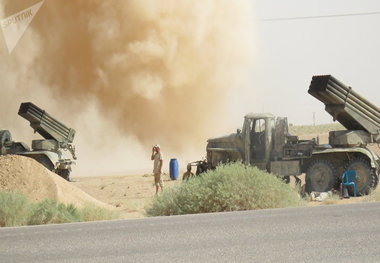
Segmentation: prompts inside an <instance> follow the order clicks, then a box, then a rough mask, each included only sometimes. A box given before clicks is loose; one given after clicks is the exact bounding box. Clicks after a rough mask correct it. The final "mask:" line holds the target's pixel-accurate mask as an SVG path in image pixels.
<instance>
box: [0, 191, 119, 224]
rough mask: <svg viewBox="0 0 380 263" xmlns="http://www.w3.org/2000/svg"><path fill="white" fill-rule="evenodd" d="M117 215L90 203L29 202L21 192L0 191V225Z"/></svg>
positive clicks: (49, 222)
mask: <svg viewBox="0 0 380 263" xmlns="http://www.w3.org/2000/svg"><path fill="white" fill-rule="evenodd" d="M119 217H120V215H119V214H118V213H117V212H115V211H110V210H107V209H104V208H101V207H97V206H95V205H91V204H89V205H87V206H85V207H84V208H80V209H77V208H76V207H75V206H74V205H72V204H69V205H65V204H63V203H58V202H57V201H54V200H49V199H45V200H43V201H41V202H38V203H30V202H29V201H28V199H27V198H26V197H25V196H24V195H22V194H17V193H12V192H0V227H4V226H22V225H42V224H60V223H70V222H80V221H96V220H110V219H116V218H119Z"/></svg>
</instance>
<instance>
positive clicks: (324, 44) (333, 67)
mask: <svg viewBox="0 0 380 263" xmlns="http://www.w3.org/2000/svg"><path fill="white" fill-rule="evenodd" d="M254 4H255V5H254V11H255V15H256V17H255V18H254V19H255V21H256V22H255V23H254V24H255V28H254V29H253V30H254V34H255V39H256V46H255V47H253V48H255V54H256V58H255V66H254V68H253V69H252V72H251V75H250V76H251V82H252V86H251V87H250V89H249V90H248V91H246V92H247V93H246V94H244V95H243V96H242V94H235V96H232V97H233V99H234V100H235V105H236V106H235V107H234V109H235V111H234V114H235V116H236V118H234V120H235V122H234V123H235V125H238V123H240V122H241V120H240V122H239V121H238V116H241V115H243V114H244V112H250V111H253V112H271V113H273V114H275V115H277V116H287V117H288V121H289V123H293V124H300V125H304V124H313V112H315V118H316V119H315V121H316V123H317V124H322V123H331V122H332V118H331V117H330V115H328V114H327V113H326V112H325V111H324V105H323V104H322V103H321V102H319V101H318V100H316V99H315V98H314V97H312V96H310V95H309V94H308V93H307V90H308V87H309V84H310V81H311V78H312V76H313V75H321V74H331V75H333V76H335V77H336V78H338V79H339V80H341V81H342V82H343V83H345V84H346V85H349V86H351V87H352V88H353V89H354V90H355V91H356V92H357V93H359V94H361V95H362V96H364V97H365V98H367V99H368V100H370V101H371V102H373V103H374V104H375V105H380V93H379V92H378V90H379V87H380V79H379V78H378V75H379V74H380V67H379V63H380V51H379V47H380V35H379V33H378V29H379V25H380V14H379V15H369V16H349V17H336V18H322V19H307V20H288V21H265V19H272V18H287V17H305V16H320V15H335V14H350V13H366V12H376V11H380V1H377V0H255V1H254ZM247 94H249V95H248V96H247Z"/></svg>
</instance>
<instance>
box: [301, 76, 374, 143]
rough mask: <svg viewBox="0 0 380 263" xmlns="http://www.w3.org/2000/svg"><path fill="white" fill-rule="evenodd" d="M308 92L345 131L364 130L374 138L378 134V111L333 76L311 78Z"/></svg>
mask: <svg viewBox="0 0 380 263" xmlns="http://www.w3.org/2000/svg"><path fill="white" fill-rule="evenodd" d="M308 92H309V94H311V95H312V96H314V97H315V98H317V99H318V100H320V101H321V102H323V103H324V104H325V105H326V111H327V112H328V113H329V114H331V115H332V116H333V118H334V120H337V121H339V122H340V123H341V124H342V125H343V126H344V127H345V128H346V129H347V130H364V131H367V132H368V133H369V134H371V135H372V136H375V137H377V136H378V135H379V134H380V109H379V108H378V107H376V106H375V105H374V104H372V103H371V102H369V101H368V100H366V99H364V98H363V97H362V96H360V95H359V94H357V93H356V92H355V91H353V90H352V88H351V87H348V86H346V85H345V84H343V83H342V82H340V81H339V80H337V79H336V78H334V77H333V76H331V75H322V76H313V78H312V81H311V84H310V87H309V91H308ZM379 141H380V140H379V139H375V142H379Z"/></svg>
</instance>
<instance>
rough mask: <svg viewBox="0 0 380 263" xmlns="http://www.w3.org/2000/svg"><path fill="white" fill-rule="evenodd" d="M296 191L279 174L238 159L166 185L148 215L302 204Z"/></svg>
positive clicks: (148, 210)
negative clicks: (180, 182)
mask: <svg viewBox="0 0 380 263" xmlns="http://www.w3.org/2000/svg"><path fill="white" fill-rule="evenodd" d="M303 203H304V201H303V200H302V199H301V198H300V196H299V195H298V193H297V191H296V190H294V189H292V188H291V187H290V186H289V185H286V184H285V183H283V182H282V180H280V179H279V178H277V177H275V176H274V175H271V174H268V173H266V172H264V171H261V170H259V169H257V168H256V167H252V166H246V165H244V164H242V163H233V164H226V165H221V166H219V167H217V168H216V169H215V170H212V171H208V172H206V173H204V174H202V175H201V176H198V177H195V178H192V179H190V180H189V181H187V182H185V183H182V184H181V185H177V186H174V187H172V188H170V189H166V190H165V191H164V192H163V193H162V194H160V195H158V196H157V197H156V198H155V199H154V200H153V203H152V205H151V207H149V208H148V209H146V214H147V215H148V216H160V215H180V214H196V213H210V212H224V211H238V210H254V209H265V208H280V207H292V206H299V205H301V204H303Z"/></svg>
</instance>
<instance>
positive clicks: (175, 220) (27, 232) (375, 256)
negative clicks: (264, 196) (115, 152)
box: [0, 203, 380, 263]
mask: <svg viewBox="0 0 380 263" xmlns="http://www.w3.org/2000/svg"><path fill="white" fill-rule="evenodd" d="M379 225H380V203H362V204H351V205H339V206H338V205H334V206H318V207H302V208H290V209H270V210H260V211H244V212H230V213H215V214H202V215H187V216H173V217H157V218H146V219H136V220H118V221H108V222H107V221H105V222H92V223H75V224H64V225H45V226H32V227H17V228H2V229H0V262H17V263H20V262H380V252H379V249H380V244H379V242H380V226H379Z"/></svg>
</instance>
